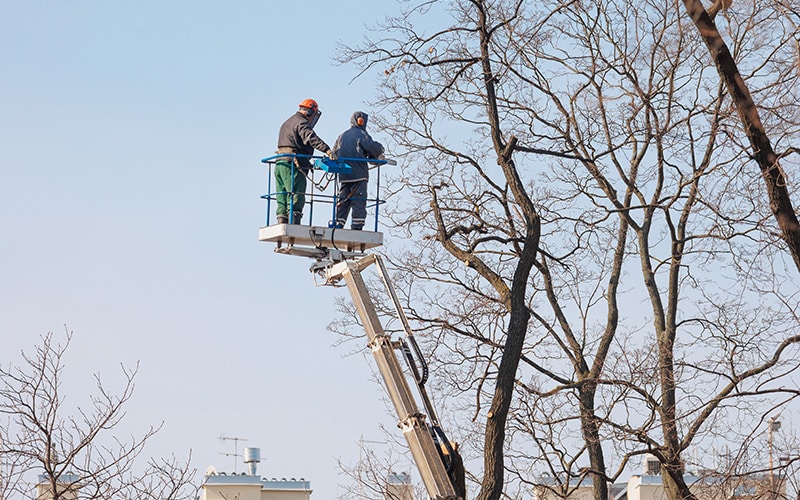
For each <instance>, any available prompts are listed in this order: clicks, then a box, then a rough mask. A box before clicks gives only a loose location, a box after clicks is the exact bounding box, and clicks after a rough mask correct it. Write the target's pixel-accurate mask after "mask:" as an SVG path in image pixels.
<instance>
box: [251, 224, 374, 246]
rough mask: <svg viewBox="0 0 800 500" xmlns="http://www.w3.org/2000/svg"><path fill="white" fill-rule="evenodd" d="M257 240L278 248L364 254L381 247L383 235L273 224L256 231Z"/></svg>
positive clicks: (322, 227)
mask: <svg viewBox="0 0 800 500" xmlns="http://www.w3.org/2000/svg"><path fill="white" fill-rule="evenodd" d="M258 239H259V241H266V242H272V243H277V245H278V248H280V247H282V246H283V245H287V246H295V247H297V246H300V247H313V248H335V249H338V250H342V251H347V252H364V251H365V250H368V249H370V248H375V247H379V246H381V245H383V233H376V232H374V231H354V230H352V229H334V228H330V227H324V226H305V225H302V224H274V225H272V226H265V227H262V228H260V229H259V230H258Z"/></svg>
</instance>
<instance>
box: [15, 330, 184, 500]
mask: <svg viewBox="0 0 800 500" xmlns="http://www.w3.org/2000/svg"><path fill="white" fill-rule="evenodd" d="M71 339H72V334H71V333H70V332H68V333H67V335H66V340H65V341H64V342H63V343H58V342H57V341H56V340H55V339H54V336H53V335H52V334H51V333H48V334H47V335H45V336H43V337H42V339H41V343H40V344H38V345H37V346H36V347H35V350H34V353H33V354H32V355H28V354H26V353H25V352H23V353H22V362H21V363H20V365H18V366H15V365H13V364H9V365H5V366H0V414H2V415H4V416H5V419H6V424H5V425H4V426H3V428H2V429H3V439H2V441H0V463H1V464H3V467H4V470H3V474H2V476H3V478H4V479H3V485H2V486H3V487H4V490H3V498H7V499H9V500H11V499H12V498H13V496H12V495H13V494H17V495H20V496H22V497H26V498H27V497H28V496H29V491H27V490H28V489H29V488H30V485H29V483H28V482H27V481H26V480H25V476H28V475H30V474H32V473H36V472H37V471H41V474H40V476H39V481H38V484H40V485H43V487H45V488H46V490H47V491H48V494H49V496H51V497H52V498H53V499H54V500H58V499H60V498H64V497H65V496H68V497H69V496H70V495H77V496H78V498H81V499H84V498H85V499H101V498H103V499H105V498H130V499H134V498H138V499H141V498H152V499H174V500H180V499H189V498H194V494H195V491H196V490H195V489H194V488H193V487H192V485H191V481H192V479H193V476H194V472H195V471H194V470H193V469H191V468H190V466H189V461H188V460H187V461H186V462H185V463H183V462H180V461H178V460H177V459H175V458H174V457H173V458H171V459H150V460H149V462H148V463H147V465H146V466H138V467H137V460H138V459H140V457H141V455H142V453H143V450H144V447H145V444H146V442H147V441H148V440H149V439H150V438H152V437H153V436H154V435H155V434H156V433H157V432H158V429H159V428H160V426H159V427H150V428H149V429H148V430H147V431H145V433H144V434H143V435H142V436H141V437H133V436H131V437H129V438H128V439H121V438H120V437H118V436H117V435H115V434H114V429H115V428H116V427H117V426H118V425H119V423H120V422H121V421H122V419H123V418H124V417H125V415H126V412H125V407H126V405H127V403H128V402H129V401H130V399H131V397H132V395H133V388H134V385H133V381H134V377H135V375H136V369H133V370H130V369H127V368H125V367H124V366H123V367H122V376H123V384H122V388H121V390H120V391H119V392H117V393H115V392H112V391H110V390H109V389H108V388H107V387H106V386H105V385H104V384H103V383H102V382H101V380H100V378H99V377H98V376H97V375H95V392H94V393H92V394H88V395H86V397H88V402H89V406H88V409H87V408H85V407H82V406H80V405H76V406H74V410H73V411H72V412H71V411H70V407H69V406H68V404H67V401H68V399H69V398H70V397H71V398H75V399H78V398H81V397H82V396H84V395H75V394H72V395H69V396H68V395H67V394H64V392H63V387H62V383H63V379H64V370H65V363H64V358H65V355H66V353H67V349H68V347H69V344H70V341H71Z"/></svg>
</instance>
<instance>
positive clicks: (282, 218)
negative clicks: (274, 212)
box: [278, 215, 289, 224]
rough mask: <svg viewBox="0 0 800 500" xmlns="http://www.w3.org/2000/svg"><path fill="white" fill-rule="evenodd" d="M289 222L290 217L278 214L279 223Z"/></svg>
mask: <svg viewBox="0 0 800 500" xmlns="http://www.w3.org/2000/svg"><path fill="white" fill-rule="evenodd" d="M288 223H289V217H287V216H285V215H279V216H278V224H288Z"/></svg>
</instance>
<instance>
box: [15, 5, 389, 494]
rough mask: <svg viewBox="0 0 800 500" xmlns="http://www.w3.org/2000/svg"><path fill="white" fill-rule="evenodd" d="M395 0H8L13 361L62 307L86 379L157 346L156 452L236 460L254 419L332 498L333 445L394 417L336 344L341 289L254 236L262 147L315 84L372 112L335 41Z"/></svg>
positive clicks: (327, 131) (367, 372)
mask: <svg viewBox="0 0 800 500" xmlns="http://www.w3.org/2000/svg"><path fill="white" fill-rule="evenodd" d="M397 8H398V7H397V5H395V4H394V3H391V2H386V3H385V5H383V4H381V6H380V7H376V3H375V2H371V1H369V0H343V1H339V2H327V1H321V0H319V1H314V2H272V1H266V0H264V1H256V0H247V1H233V2H217V1H206V0H192V1H188V0H175V1H170V2H162V1H151V0H146V1H139V2H120V1H104V2H100V1H77V0H76V1H66V0H60V1H57V0H49V1H42V0H26V1H18V0H0V75H2V76H1V77H0V207H1V209H0V228H1V230H2V236H1V237H0V263H1V264H0V339H1V340H2V348H0V353H2V355H0V362H2V363H4V364H5V363H7V362H8V361H9V360H14V361H18V359H19V357H18V354H17V353H18V352H19V350H20V349H22V348H25V349H31V348H32V346H33V345H34V344H35V343H36V342H37V341H38V339H39V337H40V336H41V335H42V334H44V333H46V332H48V331H53V332H55V333H56V334H57V335H58V336H59V338H63V331H64V325H66V327H67V328H68V329H69V330H72V331H74V332H75V338H74V341H73V345H72V348H71V350H70V352H69V356H68V358H67V365H68V374H69V375H70V379H69V381H68V382H69V385H68V387H67V389H68V390H67V391H65V392H67V394H68V396H69V397H72V396H73V394H74V395H75V396H78V395H79V394H80V393H81V391H82V389H83V388H85V387H90V386H91V384H92V381H91V378H90V374H91V373H93V372H97V371H99V372H100V374H101V377H103V378H106V379H108V380H109V381H113V380H115V379H118V373H119V372H118V364H119V363H120V362H124V363H126V364H128V365H132V364H133V363H135V362H137V361H140V362H141V366H140V373H139V376H138V378H137V387H136V394H135V396H134V399H133V401H132V402H131V404H130V406H129V415H128V418H127V420H126V424H125V425H124V426H123V429H124V431H125V432H137V433H141V432H142V431H144V430H145V428H146V426H147V425H149V424H157V423H158V422H159V421H161V420H164V421H165V426H164V429H163V430H162V431H161V432H160V433H159V434H158V436H157V438H156V440H155V441H154V442H153V443H151V447H150V448H149V449H148V452H149V453H150V454H152V455H156V456H158V455H167V454H170V453H175V454H176V455H178V456H179V457H180V456H185V455H186V454H187V453H188V450H189V449H192V450H193V454H194V460H193V464H194V465H195V466H196V467H197V468H198V469H199V471H200V473H201V474H202V472H203V471H204V470H205V468H206V467H207V466H208V465H211V464H214V465H215V466H216V467H217V469H219V470H231V469H233V459H232V458H229V457H225V456H223V455H221V454H220V453H222V452H232V451H233V445H232V443H229V442H222V441H220V440H219V439H217V438H218V436H220V435H226V436H229V437H232V436H238V437H243V438H246V439H247V442H245V443H243V445H242V446H245V445H246V446H256V447H260V448H261V450H262V457H263V460H264V462H263V463H262V464H261V465H260V470H259V472H261V473H262V474H263V475H264V476H266V477H278V478H280V477H297V478H299V477H304V478H306V479H308V480H310V481H311V484H312V487H313V489H314V495H313V497H314V498H317V499H320V500H322V499H326V498H333V497H334V496H335V494H336V493H337V482H339V481H340V480H341V479H340V478H339V477H338V476H337V472H338V471H337V469H336V459H337V458H342V459H343V460H345V461H352V460H354V459H355V457H356V456H357V453H358V448H357V441H358V439H359V438H361V437H362V436H363V437H364V439H376V438H377V439H380V438H381V435H380V431H379V426H381V425H384V426H388V427H393V426H394V422H395V419H394V418H393V417H392V416H391V414H389V413H388V412H387V411H386V408H385V406H384V403H383V402H382V401H381V399H380V398H381V390H380V387H379V386H377V385H375V383H373V382H372V381H371V380H370V378H371V374H372V372H373V367H372V361H371V359H370V358H364V357H362V356H360V355H356V356H349V357H347V356H345V355H346V354H348V353H349V352H351V351H352V350H353V349H354V348H356V347H357V346H356V345H355V344H350V345H349V346H345V347H333V346H332V344H333V342H334V341H335V337H334V335H333V334H332V333H330V332H327V331H326V325H327V324H328V323H329V322H330V321H331V320H332V319H334V318H335V317H336V314H337V313H336V311H335V310H334V307H333V298H334V297H335V296H337V295H338V294H341V293H342V292H341V291H340V290H332V289H329V288H324V287H321V288H316V287H314V284H313V280H312V276H311V274H310V273H309V272H308V266H309V264H310V261H307V260H304V259H302V258H299V257H288V256H281V255H277V254H274V253H273V251H272V250H273V247H272V245H270V244H267V243H260V242H259V241H258V239H257V232H258V227H259V226H261V225H262V224H263V221H264V217H265V207H264V204H263V202H262V200H260V199H259V196H260V195H261V194H263V193H264V192H266V181H267V173H266V172H267V171H266V168H265V167H264V166H263V165H262V164H261V163H260V162H259V160H260V159H261V158H262V157H265V156H268V155H270V154H272V152H273V151H274V148H275V140H276V136H277V128H278V127H279V126H280V124H281V122H282V121H283V120H284V119H285V118H286V117H288V116H289V115H290V114H291V113H293V112H294V111H295V110H296V105H297V103H298V102H300V101H301V100H302V99H304V98H306V97H312V98H315V99H317V100H318V101H319V103H320V107H321V109H322V111H323V117H322V119H321V121H320V123H319V125H318V126H317V132H318V133H319V134H320V135H321V136H322V137H323V139H325V140H326V141H328V142H329V143H332V142H333V141H334V139H335V137H336V135H338V133H340V132H341V131H342V130H344V129H345V128H346V127H347V126H348V120H349V116H350V114H351V113H352V112H353V111H355V110H356V109H362V110H364V111H367V112H368V113H373V110H371V109H369V108H368V107H366V106H365V104H364V102H365V101H366V100H367V99H369V98H370V97H371V92H372V85H371V82H370V81H369V78H366V79H363V80H359V81H357V82H356V83H354V84H350V83H349V82H350V80H351V79H352V77H353V76H354V74H355V72H356V69H355V68H353V67H341V66H337V65H335V64H334V63H333V62H332V61H333V59H332V57H333V55H334V53H335V44H336V42H338V41H342V42H346V43H354V42H356V41H358V40H360V38H361V35H362V32H363V29H364V26H365V25H367V24H372V23H373V22H374V21H376V20H379V19H382V18H383V17H384V15H385V14H386V13H388V12H393V11H395V10H396V9H397ZM373 133H374V135H375V138H376V139H378V140H382V139H386V138H385V137H382V136H381V134H380V132H379V131H373ZM240 448H241V446H240ZM241 470H242V467H241V465H240V466H239V471H241Z"/></svg>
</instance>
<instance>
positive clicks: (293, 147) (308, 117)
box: [275, 99, 336, 224]
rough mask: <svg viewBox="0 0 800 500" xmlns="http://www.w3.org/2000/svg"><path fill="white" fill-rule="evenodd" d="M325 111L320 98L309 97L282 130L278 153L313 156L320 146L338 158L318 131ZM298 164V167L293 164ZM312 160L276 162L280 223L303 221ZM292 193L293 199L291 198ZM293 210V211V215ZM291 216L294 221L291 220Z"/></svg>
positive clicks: (277, 211)
mask: <svg viewBox="0 0 800 500" xmlns="http://www.w3.org/2000/svg"><path fill="white" fill-rule="evenodd" d="M320 116H322V112H321V111H320V110H319V106H318V105H317V101H315V100H314V99H306V100H304V101H303V102H301V103H300V104H299V110H298V111H297V113H295V114H293V115H292V116H290V117H289V118H288V119H287V120H286V121H285V122H283V125H281V130H280V132H279V133H278V154H281V153H292V154H300V155H309V156H310V155H312V154H314V150H315V149H317V150H319V151H322V152H323V153H324V154H326V155H327V156H328V157H329V158H331V159H335V158H336V157H335V156H334V155H333V152H332V151H331V148H330V147H329V146H328V145H327V144H326V143H325V141H323V140H322V139H320V138H319V136H318V135H317V133H316V132H314V125H316V123H317V121H318V120H319V117H320ZM293 165H294V168H292V166H293ZM311 168H312V165H311V160H309V159H308V158H298V157H291V156H287V157H284V158H281V159H279V160H278V161H276V162H275V186H276V191H277V195H276V200H277V202H278V208H277V210H276V214H275V215H277V217H278V224H287V223H290V222H291V223H292V224H300V221H301V219H302V218H303V206H304V205H305V202H306V185H307V175H308V172H309V170H311ZM290 195H291V198H290V197H289V196H290ZM290 209H291V211H292V213H291V214H289V210H290ZM290 215H291V220H290Z"/></svg>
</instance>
